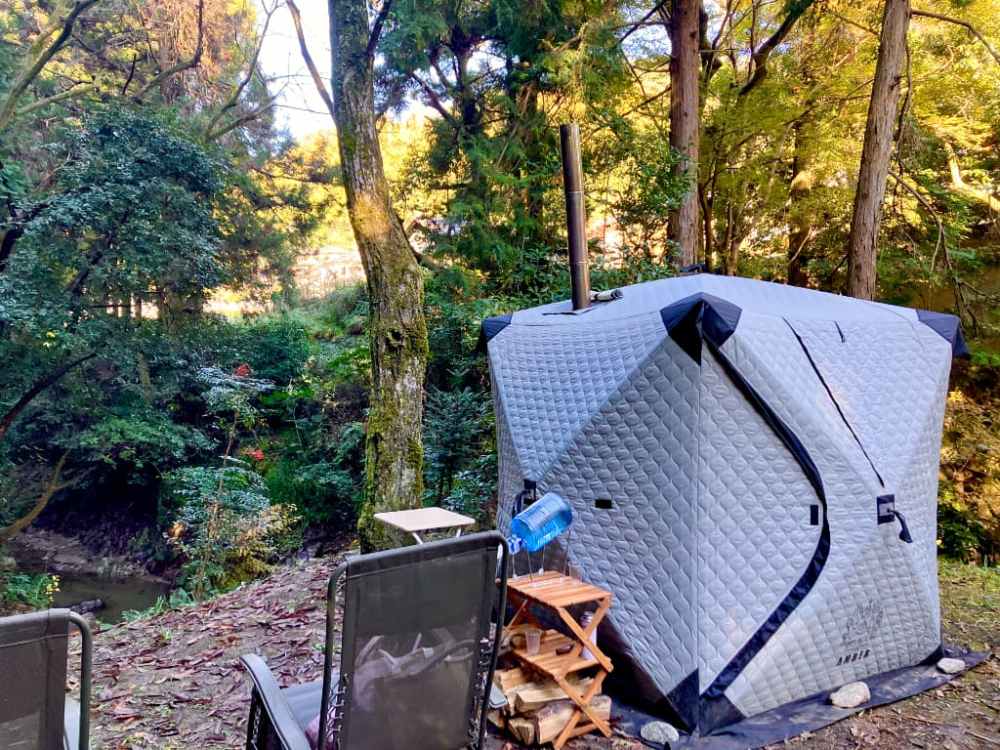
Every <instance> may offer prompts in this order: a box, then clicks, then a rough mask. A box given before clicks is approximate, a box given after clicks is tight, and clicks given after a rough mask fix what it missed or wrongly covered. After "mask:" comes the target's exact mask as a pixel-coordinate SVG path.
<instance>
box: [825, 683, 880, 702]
mask: <svg viewBox="0 0 1000 750" xmlns="http://www.w3.org/2000/svg"><path fill="white" fill-rule="evenodd" d="M871 699H872V693H871V690H869V689H868V685H866V684H865V683H863V682H849V683H847V684H846V685H844V686H843V687H841V688H838V689H837V690H835V691H834V692H833V693H831V694H830V703H832V704H833V705H835V706H836V707H837V708H857V707H858V706H860V705H861V704H863V703H867V702H868V701H870V700H871Z"/></svg>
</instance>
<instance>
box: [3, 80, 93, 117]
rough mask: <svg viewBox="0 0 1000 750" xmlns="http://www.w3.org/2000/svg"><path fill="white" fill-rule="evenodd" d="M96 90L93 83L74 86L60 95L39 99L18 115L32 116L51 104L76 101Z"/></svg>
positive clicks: (20, 110)
mask: <svg viewBox="0 0 1000 750" xmlns="http://www.w3.org/2000/svg"><path fill="white" fill-rule="evenodd" d="M96 89H97V86H96V85H94V84H93V83H85V84H83V85H81V86H74V87H73V88H70V89H66V90H65V91H60V92H59V93H58V94H53V95H52V96H47V97H45V98H44V99H38V100H37V101H34V102H32V103H31V104H29V105H28V106H27V107H22V108H21V109H19V110H17V115H18V117H24V116H25V115H30V114H31V113H32V112H37V111H38V110H40V109H44V108H45V107H48V106H49V105H50V104H58V103H59V102H62V101H66V100H67V99H75V98H76V97H78V96H82V95H83V94H88V93H90V92H91V91H94V90H96Z"/></svg>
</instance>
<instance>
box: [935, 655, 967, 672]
mask: <svg viewBox="0 0 1000 750" xmlns="http://www.w3.org/2000/svg"><path fill="white" fill-rule="evenodd" d="M937 668H938V669H940V670H941V671H942V672H944V673H945V674H958V673H959V672H961V671H962V670H963V669H965V662H964V661H962V660H961V659H948V658H944V659H942V660H941V661H939V662H938V663H937Z"/></svg>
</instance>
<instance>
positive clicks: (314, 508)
mask: <svg viewBox="0 0 1000 750" xmlns="http://www.w3.org/2000/svg"><path fill="white" fill-rule="evenodd" d="M302 426H303V427H304V428H305V429H304V431H303V432H302V433H301V434H302V435H303V438H304V440H303V443H301V444H300V445H299V446H298V447H293V446H286V448H285V453H284V454H283V455H282V456H281V457H280V458H279V459H278V460H277V461H276V462H275V463H274V465H273V466H271V467H270V468H269V469H268V471H267V474H266V480H265V481H266V483H267V487H268V490H269V492H270V494H271V497H272V498H273V499H274V501H275V502H278V503H283V504H287V505H290V506H292V507H294V508H295V509H296V510H297V512H298V513H299V514H300V515H301V516H302V519H303V520H304V521H305V522H306V523H307V524H308V525H316V526H325V527H327V528H328V529H344V528H348V527H349V526H350V525H352V524H353V522H354V519H355V518H356V517H357V512H358V506H359V505H360V502H361V493H362V483H363V476H364V440H365V433H364V426H363V425H362V424H361V423H360V422H350V423H348V424H346V425H342V426H340V427H339V428H338V429H336V430H335V431H333V432H332V433H328V432H327V431H326V430H327V425H325V424H323V423H322V422H320V423H317V422H316V421H313V422H312V423H311V424H303V425H302Z"/></svg>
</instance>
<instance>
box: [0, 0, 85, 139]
mask: <svg viewBox="0 0 1000 750" xmlns="http://www.w3.org/2000/svg"><path fill="white" fill-rule="evenodd" d="M99 1H100V0H77V2H76V3H75V4H74V5H73V8H72V10H70V12H69V13H68V14H67V16H66V18H65V20H63V21H62V23H61V25H60V24H58V23H57V24H53V25H52V26H50V27H49V28H48V29H46V30H45V31H43V32H42V35H41V36H40V37H39V38H38V39H37V40H36V41H35V43H34V44H33V45H32V49H31V52H32V55H33V56H34V62H32V63H31V64H30V65H29V66H28V67H27V68H25V69H24V71H22V72H21V74H20V75H19V76H18V77H17V79H16V80H15V81H14V84H13V85H12V86H11V87H10V91H9V93H8V94H7V98H6V99H5V100H4V103H3V106H2V107H0V132H2V131H3V130H5V129H6V128H7V126H8V125H9V124H10V122H11V120H13V119H14V115H15V114H16V112H17V102H18V100H20V98H21V96H22V95H23V94H24V92H25V91H26V90H27V89H28V86H30V85H31V82H32V81H33V80H35V78H37V77H38V74H39V73H41V72H42V69H43V68H44V67H45V66H46V65H47V64H48V62H49V60H51V59H52V58H53V57H54V56H55V54H56V53H57V52H58V51H59V50H60V49H62V47H63V45H64V44H65V43H66V40H67V39H69V37H70V35H71V34H72V33H73V26H74V24H76V20H77V19H78V18H79V17H80V14H82V13H83V12H84V11H86V10H87V9H88V8H90V7H91V6H92V5H95V4H96V3H98V2H99ZM56 29H59V33H58V34H57V35H56V38H55V39H53V40H52V42H51V43H50V44H49V45H48V46H47V47H46V46H45V42H46V41H47V40H48V39H49V37H51V36H52V34H53V33H55V31H56Z"/></svg>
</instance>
